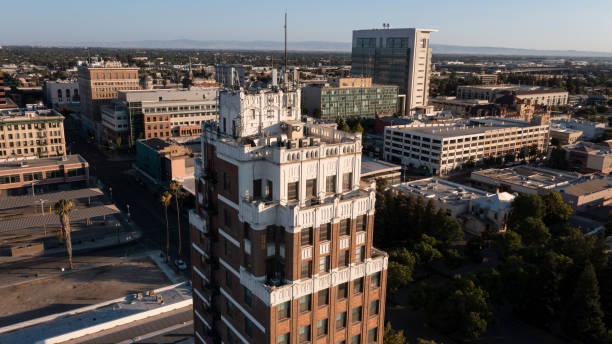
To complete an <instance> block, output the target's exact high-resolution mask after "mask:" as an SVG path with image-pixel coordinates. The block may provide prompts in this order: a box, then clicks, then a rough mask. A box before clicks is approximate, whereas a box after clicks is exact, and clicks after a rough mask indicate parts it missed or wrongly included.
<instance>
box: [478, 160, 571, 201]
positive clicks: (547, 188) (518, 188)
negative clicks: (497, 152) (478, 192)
mask: <svg viewBox="0 0 612 344" xmlns="http://www.w3.org/2000/svg"><path fill="white" fill-rule="evenodd" d="M581 177H582V175H581V174H579V173H575V172H567V171H559V170H553V169H550V168H544V167H534V166H523V165H521V166H513V167H507V168H489V169H484V170H479V171H474V172H472V175H471V176H470V179H471V181H472V184H473V185H474V186H476V187H478V188H481V189H484V190H488V191H491V192H495V191H504V192H511V193H522V194H530V195H546V194H547V193H549V192H551V191H555V190H560V189H561V188H563V187H565V186H568V185H570V184H572V183H574V182H576V181H578V180H579V179H580V178H581Z"/></svg>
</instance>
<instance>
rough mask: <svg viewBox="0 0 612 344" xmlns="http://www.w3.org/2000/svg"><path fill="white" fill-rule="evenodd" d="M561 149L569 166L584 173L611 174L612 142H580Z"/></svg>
mask: <svg viewBox="0 0 612 344" xmlns="http://www.w3.org/2000/svg"><path fill="white" fill-rule="evenodd" d="M563 148H564V149H565V151H566V153H567V159H568V161H569V162H570V164H572V165H573V166H574V167H580V168H581V169H582V170H583V171H584V172H601V173H606V174H607V173H610V172H612V140H608V141H604V142H601V143H593V142H585V141H580V142H577V143H575V144H573V145H567V146H563Z"/></svg>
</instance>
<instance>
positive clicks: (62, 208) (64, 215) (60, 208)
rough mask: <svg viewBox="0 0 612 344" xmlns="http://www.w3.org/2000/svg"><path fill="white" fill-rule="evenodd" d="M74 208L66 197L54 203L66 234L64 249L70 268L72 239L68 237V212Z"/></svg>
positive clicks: (71, 267)
mask: <svg viewBox="0 0 612 344" xmlns="http://www.w3.org/2000/svg"><path fill="white" fill-rule="evenodd" d="M73 208H74V204H73V203H72V201H70V200H67V199H60V200H59V201H57V203H55V214H57V215H58V216H59V218H60V223H61V224H62V229H63V230H64V233H65V234H66V251H68V262H69V263H70V270H72V269H73V266H72V239H71V238H70V217H69V215H70V212H71V211H72V209H73Z"/></svg>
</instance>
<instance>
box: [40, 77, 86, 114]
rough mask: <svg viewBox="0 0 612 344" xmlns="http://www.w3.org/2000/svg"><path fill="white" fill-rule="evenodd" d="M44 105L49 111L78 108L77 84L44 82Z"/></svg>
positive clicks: (70, 82)
mask: <svg viewBox="0 0 612 344" xmlns="http://www.w3.org/2000/svg"><path fill="white" fill-rule="evenodd" d="M43 97H44V101H45V105H46V106H47V107H49V108H50V109H54V108H58V107H64V106H67V107H78V106H79V103H80V97H79V83H78V82H74V81H45V86H43Z"/></svg>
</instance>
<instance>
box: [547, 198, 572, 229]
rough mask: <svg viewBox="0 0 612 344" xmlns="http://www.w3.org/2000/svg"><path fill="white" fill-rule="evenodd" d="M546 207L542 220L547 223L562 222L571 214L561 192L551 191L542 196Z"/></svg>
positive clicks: (570, 208)
mask: <svg viewBox="0 0 612 344" xmlns="http://www.w3.org/2000/svg"><path fill="white" fill-rule="evenodd" d="M542 199H543V200H544V204H545V207H546V215H544V222H545V223H546V224H547V225H549V226H550V225H553V224H559V223H564V222H567V220H569V218H570V216H572V212H573V210H572V207H570V206H569V205H567V204H566V203H565V202H564V201H563V198H561V194H560V193H558V192H557V191H551V192H549V193H548V194H546V195H545V196H544V197H542Z"/></svg>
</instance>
